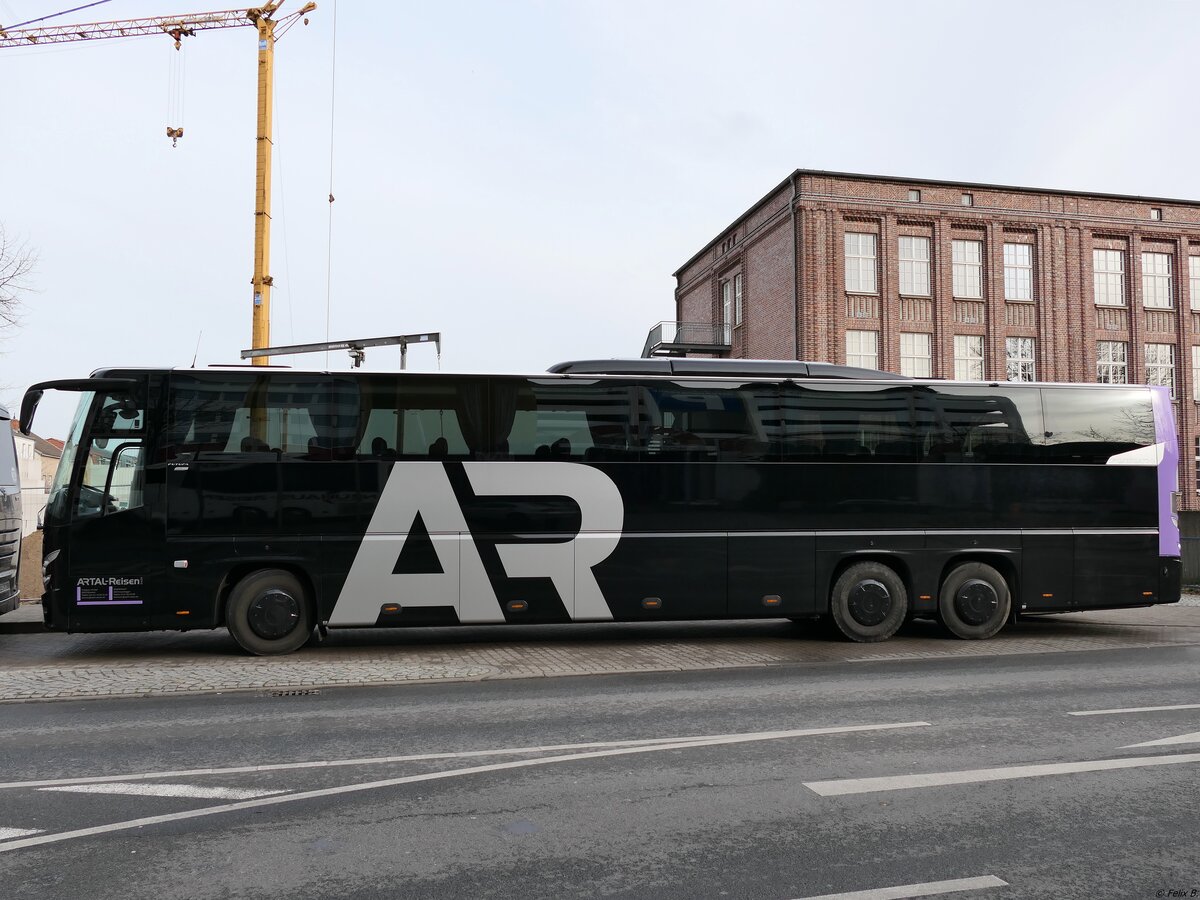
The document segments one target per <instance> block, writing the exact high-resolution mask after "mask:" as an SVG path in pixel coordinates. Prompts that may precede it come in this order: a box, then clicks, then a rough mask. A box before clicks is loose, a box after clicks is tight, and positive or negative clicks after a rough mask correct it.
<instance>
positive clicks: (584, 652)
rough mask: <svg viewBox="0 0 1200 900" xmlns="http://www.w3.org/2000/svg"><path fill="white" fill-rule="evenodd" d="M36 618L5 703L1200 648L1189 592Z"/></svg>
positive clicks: (12, 654)
mask: <svg viewBox="0 0 1200 900" xmlns="http://www.w3.org/2000/svg"><path fill="white" fill-rule="evenodd" d="M39 620H40V608H39V607H38V606H36V605H33V604H26V605H25V606H23V607H22V608H21V609H20V610H18V611H16V612H14V613H11V614H9V615H8V616H5V617H4V618H3V619H0V702H12V701H23V700H24V701H29V700H48V699H85V698H92V697H112V696H152V695H163V694H191V693H207V692H220V691H247V690H250V691H291V690H310V689H319V688H322V687H336V686H349V685H373V684H401V683H410V682H437V681H464V680H483V679H492V678H539V677H554V676H564V675H603V674H615V673H629V672H647V673H652V672H675V671H689V670H700V669H719V668H731V667H741V666H795V665H803V664H814V663H823V662H872V661H884V660H903V659H910V660H921V659H944V658H956V657H975V656H985V657H986V656H1008V655H1014V654H1022V653H1060V652H1072V651H1081V650H1110V649H1128V648H1154V647H1164V646H1175V645H1200V596H1194V595H1190V596H1188V597H1186V598H1185V601H1184V602H1183V603H1181V604H1177V605H1171V606H1160V607H1154V608H1151V609H1137V610H1111V611H1107V612H1090V613H1070V614H1065V615H1060V616H1053V617H1044V618H1038V619H1033V620H1029V621H1022V622H1020V623H1017V624H1016V625H1014V626H1010V627H1009V628H1006V629H1005V630H1004V631H1003V632H1002V633H1001V634H1000V635H998V636H997V637H995V638H993V639H991V640H988V641H959V640H955V639H952V638H947V637H944V636H943V635H942V634H941V633H940V632H939V631H938V630H937V628H936V627H935V626H933V625H932V624H931V623H921V622H917V623H912V624H910V625H908V626H906V627H905V628H904V629H902V631H901V632H900V634H898V635H896V636H895V637H893V638H892V639H891V640H889V641H885V642H883V643H880V644H853V643H849V642H845V641H840V640H837V639H834V638H832V637H830V636H829V635H828V634H827V633H826V632H824V631H823V630H821V629H819V628H817V627H816V626H814V625H794V624H792V623H791V622H787V621H783V620H767V621H761V620H760V621H752V620H745V621H732V622H651V623H639V624H627V623H609V624H576V625H546V626H507V627H491V628H488V627H463V628H421V629H391V630H364V629H356V630H348V631H335V632H333V633H332V634H331V635H330V637H329V639H328V640H327V641H325V642H324V643H323V644H321V645H319V646H310V647H306V648H304V649H302V650H301V651H299V652H297V653H295V654H292V655H290V656H287V657H278V658H260V657H252V656H246V655H244V654H242V653H241V652H240V651H239V650H238V648H237V647H236V645H235V644H234V643H233V640H232V639H231V638H230V637H229V635H228V634H227V633H226V632H225V631H223V630H221V631H203V632H189V633H182V634H181V633H176V632H151V633H145V634H100V635H66V634H56V633H54V634H52V633H47V632H37V631H36V627H37V626H36V623H37V622H38V621H39ZM31 632H32V633H31Z"/></svg>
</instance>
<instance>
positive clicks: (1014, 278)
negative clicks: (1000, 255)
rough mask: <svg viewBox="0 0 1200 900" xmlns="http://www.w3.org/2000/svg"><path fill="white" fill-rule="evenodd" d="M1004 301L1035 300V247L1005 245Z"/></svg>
mask: <svg viewBox="0 0 1200 900" xmlns="http://www.w3.org/2000/svg"><path fill="white" fill-rule="evenodd" d="M1004 299H1005V300H1032V299H1033V247H1032V246H1030V245H1029V244H1005V245H1004Z"/></svg>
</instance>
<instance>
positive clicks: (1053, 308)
mask: <svg viewBox="0 0 1200 900" xmlns="http://www.w3.org/2000/svg"><path fill="white" fill-rule="evenodd" d="M675 278H676V289H675V304H676V321H674V322H663V323H660V324H659V325H657V326H655V328H654V329H653V330H651V332H650V336H649V338H648V339H647V341H646V347H645V350H644V355H653V354H684V353H689V354H711V355H717V356H727V357H734V358H747V359H750V358H763V359H807V360H821V361H826V362H835V363H847V364H850V365H860V366H866V367H870V368H878V369H885V370H887V371H892V372H900V373H903V374H906V375H914V376H923V377H933V378H950V379H958V380H987V381H1004V380H1025V381H1110V382H1128V383H1137V382H1141V383H1147V382H1148V383H1152V384H1167V385H1170V386H1171V387H1172V388H1173V390H1174V395H1175V398H1176V404H1175V409H1176V416H1177V419H1178V423H1179V429H1180V449H1181V451H1182V452H1181V458H1182V459H1183V460H1184V463H1183V465H1182V466H1181V472H1180V486H1181V490H1182V492H1183V506H1184V508H1185V509H1189V510H1200V496H1198V494H1197V479H1196V474H1197V472H1196V470H1197V466H1198V465H1200V462H1198V461H1200V422H1198V418H1200V405H1198V404H1200V376H1197V375H1196V372H1197V369H1200V201H1187V200H1167V199H1156V198H1149V197H1129V196H1121V195H1116V194H1098V193H1080V192H1076V191H1050V190H1040V189H1034V188H1024V187H1004V186H1001V185H985V184H966V183H961V184H960V183H954V182H946V181H923V180H918V179H911V178H889V177H883V176H874V175H853V174H845V173H839V172H818V171H808V170H797V171H795V172H793V173H792V174H791V175H790V176H789V177H788V178H786V179H785V180H784V181H783V182H781V183H780V184H779V185H777V186H776V187H775V188H774V189H773V190H771V192H770V193H768V194H767V195H766V196H765V197H763V198H762V199H761V200H759V201H758V202H757V203H755V204H754V205H753V206H752V207H751V208H750V209H749V210H748V211H746V212H745V213H743V214H742V215H741V216H739V217H738V218H737V219H736V220H734V221H733V222H732V223H731V224H730V225H729V226H728V227H727V228H726V229H725V230H724V231H722V232H721V233H720V234H718V235H717V236H716V237H714V238H713V239H712V240H711V241H709V242H708V243H707V244H705V245H704V247H703V248H702V249H701V250H700V251H699V252H698V253H696V255H695V256H693V257H692V258H691V259H689V260H688V261H687V262H685V263H684V264H683V266H682V267H681V268H680V269H679V271H677V272H676V273H675ZM1189 518H1192V519H1193V521H1196V520H1198V519H1200V517H1189Z"/></svg>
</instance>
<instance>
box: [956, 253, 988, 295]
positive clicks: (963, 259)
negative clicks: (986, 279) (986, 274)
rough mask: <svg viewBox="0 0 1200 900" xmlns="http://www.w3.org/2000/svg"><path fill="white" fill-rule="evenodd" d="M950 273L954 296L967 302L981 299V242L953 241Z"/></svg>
mask: <svg viewBox="0 0 1200 900" xmlns="http://www.w3.org/2000/svg"><path fill="white" fill-rule="evenodd" d="M951 247H952V256H953V260H952V265H951V268H952V271H953V274H954V279H953V280H954V296H955V297H962V298H964V299H967V300H979V299H981V298H982V297H983V241H954V242H953V244H952V245H951Z"/></svg>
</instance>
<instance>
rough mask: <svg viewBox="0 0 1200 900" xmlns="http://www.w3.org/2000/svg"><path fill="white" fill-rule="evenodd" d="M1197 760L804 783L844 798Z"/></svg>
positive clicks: (1195, 758) (1183, 757)
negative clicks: (883, 792) (854, 795)
mask: <svg viewBox="0 0 1200 900" xmlns="http://www.w3.org/2000/svg"><path fill="white" fill-rule="evenodd" d="M1194 762H1200V753H1185V754H1179V755H1177V756H1139V757H1132V758H1130V759H1104V760H1095V761H1092V762H1073V763H1048V764H1044V765H1036V766H1004V767H1001V768H998V769H970V770H967V771H964V772H932V773H930V774H927V775H885V776H883V777H881V778H845V779H838V780H834V781H806V782H804V786H805V787H807V788H809V789H811V790H812V791H815V792H816V793H818V794H820V795H821V796H822V797H840V796H843V795H846V794H872V793H877V792H880V791H906V790H911V789H912V788H924V787H943V786H945V785H949V784H975V783H977V782H981V781H1010V780H1012V779H1016V778H1037V777H1039V776H1042V775H1070V774H1073V773H1076V772H1106V771H1110V770H1112V769H1136V768H1140V767H1143V766H1172V765H1180V764H1182V763H1194Z"/></svg>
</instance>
